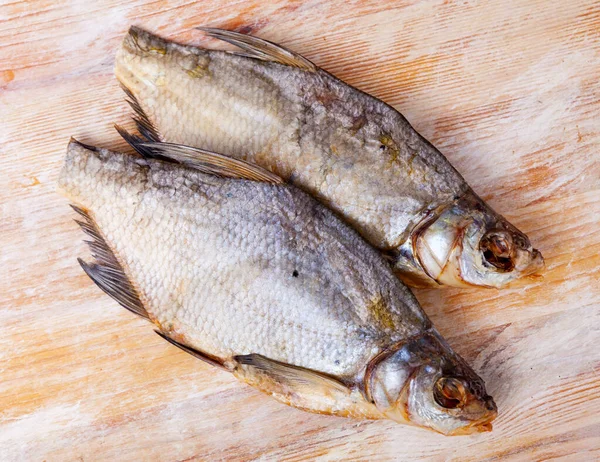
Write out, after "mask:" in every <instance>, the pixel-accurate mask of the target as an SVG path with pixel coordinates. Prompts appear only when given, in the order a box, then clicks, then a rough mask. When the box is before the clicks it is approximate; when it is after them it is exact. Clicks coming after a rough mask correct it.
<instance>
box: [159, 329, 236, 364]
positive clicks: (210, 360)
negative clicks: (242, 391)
mask: <svg viewBox="0 0 600 462" xmlns="http://www.w3.org/2000/svg"><path fill="white" fill-rule="evenodd" d="M154 332H156V333H157V334H158V335H160V336H161V337H162V338H164V339H165V340H166V341H167V342H169V343H170V344H171V345H175V346H176V347H177V348H180V349H182V350H183V351H185V352H186V353H189V354H191V355H192V356H193V357H194V358H198V359H200V360H202V361H204V362H205V363H207V364H210V365H211V366H215V367H220V368H221V369H225V370H227V371H228V370H229V369H227V368H226V367H225V365H224V364H223V362H222V361H220V360H218V359H216V358H214V357H213V356H210V355H208V354H206V353H203V352H201V351H199V350H196V349H194V348H192V347H189V346H186V345H183V344H181V343H179V342H178V341H176V340H173V339H172V338H170V337H168V336H167V335H165V334H163V333H162V332H160V331H158V330H155V331H154Z"/></svg>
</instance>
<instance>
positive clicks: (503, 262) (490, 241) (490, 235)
mask: <svg viewBox="0 0 600 462" xmlns="http://www.w3.org/2000/svg"><path fill="white" fill-rule="evenodd" d="M479 248H480V249H481V251H482V252H483V258H485V261H486V262H487V263H489V264H490V265H492V266H494V267H495V268H498V269H499V270H501V271H511V270H512V269H513V268H514V263H513V259H512V239H511V238H510V236H509V235H508V234H507V233H506V232H505V231H501V230H492V231H488V232H487V233H486V235H485V236H483V237H482V238H481V241H480V243H479Z"/></svg>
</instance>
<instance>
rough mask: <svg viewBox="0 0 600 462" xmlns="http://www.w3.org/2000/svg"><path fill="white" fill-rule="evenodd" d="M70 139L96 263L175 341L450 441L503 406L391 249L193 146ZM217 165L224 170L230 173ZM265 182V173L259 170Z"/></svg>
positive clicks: (302, 404)
mask: <svg viewBox="0 0 600 462" xmlns="http://www.w3.org/2000/svg"><path fill="white" fill-rule="evenodd" d="M137 149H138V150H139V151H141V152H144V153H146V154H149V153H150V154H156V153H158V155H159V156H160V159H162V160H157V159H156V158H153V157H151V156H147V157H146V158H142V157H139V156H133V155H125V154H118V153H113V152H110V151H107V150H104V149H98V148H93V147H91V146H86V145H83V144H81V143H78V142H76V141H72V142H71V143H70V144H69V148H68V153H67V157H66V161H65V165H64V167H63V170H62V172H61V176H60V188H61V189H62V191H63V193H64V194H65V195H66V196H67V197H68V198H69V200H70V201H72V203H73V204H76V206H75V207H74V208H75V210H76V211H77V212H78V213H79V214H80V215H81V217H82V218H81V219H80V221H79V223H80V225H81V226H82V228H83V230H84V231H85V232H86V233H87V234H88V235H89V236H91V237H92V241H91V242H90V247H91V249H92V254H93V256H94V258H95V261H94V262H93V263H86V262H85V261H83V260H80V263H81V265H82V267H83V269H84V270H85V271H86V273H87V274H88V275H89V276H90V277H91V278H92V280H94V282H95V283H96V284H97V285H98V286H99V287H100V288H101V289H102V290H104V291H105V292H106V293H107V294H109V295H110V296H111V297H113V298H114V299H116V300H117V301H118V302H119V303H121V304H122V305H123V306H124V307H126V308H128V309H129V310H131V311H133V312H135V313H137V314H139V315H140V316H142V317H144V318H147V319H148V320H149V321H151V322H152V323H154V325H155V326H156V327H157V329H158V332H159V333H160V335H161V336H163V337H164V338H165V339H167V340H169V341H170V342H171V343H173V344H175V345H177V346H179V347H180V348H182V349H184V350H185V351H187V352H188V353H191V354H193V355H194V356H196V357H198V358H200V359H203V360H204V361H206V362H208V363H210V364H213V365H215V366H218V367H220V368H223V369H225V370H227V371H229V372H231V373H233V374H234V375H235V376H236V377H238V378H239V379H241V380H243V381H245V382H247V383H249V384H251V385H253V386H255V387H257V388H259V389H261V390H263V391H265V392H267V393H269V394H272V395H273V396H274V397H275V398H277V399H279V400H280V401H283V402H285V403H287V404H290V405H292V406H296V407H299V408H301V409H305V410H309V411H314V412H322V413H329V414H335V415H341V416H352V417H360V418H371V419H381V418H391V419H394V420H396V421H398V422H404V423H411V424H414V425H420V426H424V427H428V428H431V429H433V430H435V431H438V432H441V433H444V434H462V433H471V432H474V431H486V430H490V429H491V424H490V422H491V421H492V420H493V419H494V418H495V416H496V407H495V404H494V402H493V400H492V398H491V397H489V396H488V395H487V394H486V392H485V387H484V384H483V381H482V380H481V379H480V378H479V377H478V376H477V375H476V374H475V372H473V371H472V370H471V368H470V367H469V366H468V365H467V364H466V363H465V362H464V360H462V359H461V358H460V357H459V356H458V355H456V354H455V353H454V352H453V351H452V349H451V348H450V347H449V346H448V344H447V343H446V342H445V341H444V340H443V338H442V337H441V336H440V335H439V333H438V332H437V331H436V330H435V328H433V327H432V325H431V323H430V321H429V319H428V318H427V316H426V315H425V313H424V312H423V311H422V309H421V308H420V306H419V304H418V303H417V301H416V299H415V298H414V297H413V295H412V294H411V292H410V291H409V290H408V289H407V288H406V287H405V286H404V285H403V284H402V283H401V282H400V281H399V280H398V279H397V278H396V277H395V275H394V274H393V272H392V270H391V269H390V267H389V264H388V263H387V262H386V261H385V260H384V258H383V257H382V256H381V255H380V253H379V252H378V251H377V250H376V249H374V248H372V247H371V246H370V245H369V244H368V243H366V242H365V241H364V240H363V239H362V238H361V237H360V236H359V235H358V234H357V233H356V232H355V231H354V230H353V229H351V228H350V227H349V226H348V225H347V224H345V223H344V222H343V221H341V220H340V219H339V218H337V217H336V216H335V215H334V214H333V213H332V212H331V211H329V210H328V209H327V208H326V207H325V206H324V205H322V204H321V203H319V202H318V201H316V200H315V199H314V198H312V197H311V196H309V195H308V194H306V193H304V192H302V191H301V190H299V189H297V188H295V187H293V186H291V185H287V184H284V183H283V182H282V181H281V179H279V178H278V177H276V176H275V175H273V174H271V173H269V172H267V171H263V170H262V169H259V168H257V167H255V166H252V165H249V164H244V163H241V162H240V161H231V160H229V159H227V158H221V157H219V156H218V155H216V154H211V153H205V152H202V151H197V152H196V154H195V155H197V156H200V157H199V158H200V160H201V162H199V163H198V164H193V163H192V164H191V165H195V168H188V167H184V166H181V165H178V164H176V163H169V162H167V161H166V160H165V159H166V158H171V157H172V158H174V159H177V156H178V155H179V154H180V153H179V154H178V152H177V151H176V149H179V150H180V151H181V150H182V149H184V148H181V147H180V148H177V147H173V153H172V156H171V153H170V152H169V149H171V148H170V147H168V146H167V145H165V147H157V146H154V147H148V146H144V147H139V146H138V147H137ZM210 173H218V174H219V175H220V176H215V175H212V174H210ZM247 178H251V179H247Z"/></svg>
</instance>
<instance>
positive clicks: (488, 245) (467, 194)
mask: <svg viewBox="0 0 600 462" xmlns="http://www.w3.org/2000/svg"><path fill="white" fill-rule="evenodd" d="M204 30H205V31H207V32H208V33H209V35H211V36H213V37H215V38H218V39H221V40H225V41H228V42H230V43H233V44H235V45H237V46H239V47H241V48H242V52H240V53H231V52H224V51H215V50H207V49H204V48H199V47H194V46H183V45H178V44H175V43H172V42H169V41H166V40H164V39H161V38H159V37H156V36H154V35H152V34H150V33H148V32H145V31H143V30H140V29H138V28H132V29H131V30H130V32H129V34H128V35H127V36H126V38H125V40H124V42H123V45H122V47H121V49H120V50H119V52H118V54H117V58H116V66H115V73H116V75H117V78H118V79H119V80H120V82H121V83H122V84H123V86H124V87H125V88H126V91H127V92H128V93H129V95H130V97H131V98H132V104H133V106H134V108H135V109H136V111H137V112H138V116H137V117H138V125H139V126H140V128H141V130H142V131H143V132H144V133H145V134H146V135H148V136H149V137H150V138H152V139H156V140H162V141H168V142H174V143H181V144H186V145H192V146H197V147H200V148H204V149H208V150H211V151H216V152H221V153H223V154H227V155H231V156H234V157H237V158H240V159H244V160H247V161H250V162H252V163H255V164H258V165H260V166H262V167H264V168H266V169H268V170H270V171H272V172H274V173H276V174H277V175H279V176H281V177H282V178H284V179H285V180H286V181H289V182H291V183H293V184H295V185H296V186H298V187H300V188H301V189H303V190H305V191H307V192H309V193H310V194H311V195H313V196H315V197H317V198H318V199H319V200H320V201H321V202H322V203H324V204H326V205H327V206H328V207H330V208H331V209H333V210H334V211H336V212H337V213H338V214H340V215H341V216H342V217H344V219H345V220H346V221H347V222H349V223H350V224H352V226H353V227H354V228H355V229H357V230H358V231H359V233H360V234H361V235H362V236H363V237H364V238H365V239H367V241H369V242H370V243H371V244H372V245H374V246H375V247H377V248H378V249H380V250H381V251H382V252H384V253H385V254H386V256H387V257H388V258H389V259H391V260H392V261H393V262H394V266H395V270H396V272H397V273H398V274H399V275H400V276H401V277H402V278H403V279H404V280H405V281H406V282H408V283H411V284H413V285H433V286H439V285H440V284H441V285H454V286H472V285H476V286H486V287H501V286H503V285H505V284H507V283H509V282H511V281H513V280H514V279H517V278H520V277H522V276H525V275H528V274H530V273H532V272H535V271H537V270H539V269H540V268H541V267H542V265H543V259H542V257H541V254H540V253H539V252H538V251H537V250H535V249H533V247H532V246H531V244H530V242H529V239H528V238H527V236H525V235H524V234H523V233H521V232H520V231H519V230H517V229H516V228H515V227H514V226H512V225H511V224H510V223H508V222H507V221H506V220H505V219H504V218H503V217H502V216H500V215H499V214H497V213H496V212H494V211H493V210H492V209H491V208H490V207H489V206H487V205H486V204H485V203H484V202H483V201H482V200H481V199H480V198H479V197H478V196H477V195H476V194H475V193H474V192H473V191H472V190H471V188H470V187H469V186H468V184H467V183H466V182H465V181H464V179H463V178H462V176H461V175H460V174H459V173H458V172H457V171H456V170H455V169H454V168H453V167H452V166H451V165H450V163H449V162H448V161H447V160H446V158H445V157H444V156H443V155H442V154H441V153H440V152H439V151H438V150H437V149H436V148H435V147H434V146H432V145H431V144H430V143H429V142H428V141H427V140H425V139H424V138H423V137H422V136H421V135H419V133H417V132H416V131H415V130H414V129H413V128H412V127H411V125H410V124H409V123H408V122H407V121H406V119H405V118H404V117H403V116H402V115H401V114H400V113H399V112H398V111H396V110H395V109H393V108H392V107H390V106H389V105H387V104H385V103H383V102H382V101H380V100H378V99H376V98H374V97H372V96H370V95H367V94H365V93H363V92H361V91H359V90H357V89H355V88H353V87H351V86H349V85H347V84H345V83H344V82H342V81H340V80H338V79H336V78H335V77H333V76H332V75H331V74H329V73H327V72H325V71H323V70H322V69H319V68H318V67H317V66H315V65H314V64H312V63H311V62H310V61H308V60H306V59H305V58H303V57H302V56H299V55H297V54H295V53H293V52H291V51H289V50H286V49H284V48H282V47H279V46H277V45H275V44H273V43H270V42H266V41H264V40H260V39H258V38H255V37H250V36H246V35H243V34H237V33H235V32H228V31H222V30H218V29H206V28H205V29H204Z"/></svg>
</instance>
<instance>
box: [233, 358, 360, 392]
mask: <svg viewBox="0 0 600 462" xmlns="http://www.w3.org/2000/svg"><path fill="white" fill-rule="evenodd" d="M233 359H234V361H235V362H236V363H237V364H236V372H235V373H236V375H237V376H239V377H240V378H243V380H245V381H246V382H251V381H257V382H263V383H264V382H265V381H266V382H272V383H274V384H280V385H281V386H282V387H285V388H287V389H288V390H290V391H292V390H293V391H295V392H301V391H302V392H304V393H305V394H313V393H317V394H323V393H326V394H328V393H342V394H349V393H350V389H349V388H348V387H346V385H344V384H343V383H342V382H340V381H339V380H337V379H334V378H333V377H329V376H327V375H325V374H322V373H320V372H315V371H311V370H309V369H304V368H302V367H297V366H292V365H290V364H286V363H281V362H279V361H274V360H272V359H269V358H266V357H264V356H262V355H258V354H250V355H242V356H234V358H233Z"/></svg>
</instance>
